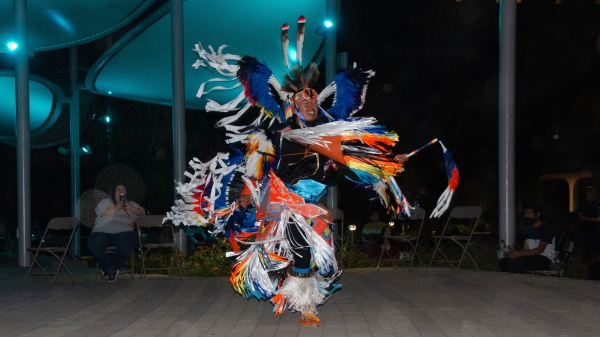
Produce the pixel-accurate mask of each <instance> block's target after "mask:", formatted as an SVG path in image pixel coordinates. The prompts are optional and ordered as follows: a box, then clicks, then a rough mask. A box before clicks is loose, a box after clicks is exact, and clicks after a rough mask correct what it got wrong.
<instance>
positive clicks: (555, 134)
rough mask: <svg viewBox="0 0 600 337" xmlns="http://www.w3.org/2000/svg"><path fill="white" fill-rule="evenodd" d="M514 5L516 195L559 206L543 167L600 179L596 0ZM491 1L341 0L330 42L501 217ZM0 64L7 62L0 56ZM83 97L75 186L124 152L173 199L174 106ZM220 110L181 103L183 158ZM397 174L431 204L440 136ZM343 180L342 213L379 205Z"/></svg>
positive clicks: (8, 174) (48, 161) (418, 141)
mask: <svg viewBox="0 0 600 337" xmlns="http://www.w3.org/2000/svg"><path fill="white" fill-rule="evenodd" d="M517 11H518V19H517V87H516V93H517V101H516V107H515V110H516V179H517V182H516V185H517V186H516V187H517V197H518V200H517V202H519V203H521V202H525V201H537V202H539V203H542V204H543V205H544V206H545V207H546V208H547V210H548V211H550V212H552V213H565V212H568V189H567V184H566V182H545V183H541V182H540V180H539V177H540V175H541V174H543V173H558V172H582V171H584V170H587V171H589V172H591V173H593V174H594V177H595V178H592V179H588V180H587V181H586V183H593V184H598V182H599V180H598V179H600V169H599V166H600V151H599V148H598V144H599V141H600V139H599V135H600V132H599V131H600V84H599V83H598V82H599V80H600V50H599V45H598V35H599V34H600V5H597V4H596V3H595V1H594V0H564V1H563V3H562V4H560V5H557V4H555V2H554V1H552V0H523V2H522V3H521V4H519V5H518V6H517ZM498 13H499V5H498V4H497V3H496V2H495V1H494V0H463V1H462V2H456V1H454V0H402V1H397V0H371V1H360V0H343V1H342V7H341V18H340V23H339V26H338V52H344V51H346V52H348V60H349V62H350V63H352V62H356V63H357V64H358V66H359V67H362V68H365V69H373V70H374V71H376V76H375V77H374V78H373V79H372V81H371V84H370V86H369V91H368V94H367V104H366V105H365V108H364V109H363V111H362V112H361V113H360V114H359V115H360V116H375V117H376V118H378V119H379V121H380V122H381V124H383V125H386V126H388V127H389V128H390V129H392V130H395V131H396V132H397V133H398V134H399V136H400V142H399V144H398V151H399V152H402V151H410V150H412V149H414V148H416V147H419V146H421V145H423V144H425V143H426V142H428V141H429V140H430V139H432V138H436V137H437V138H439V139H441V140H442V141H443V142H444V144H445V145H446V146H447V147H448V148H449V149H450V151H451V152H452V153H453V155H454V160H455V161H456V163H457V164H458V166H459V169H460V173H461V184H460V186H459V188H458V191H457V194H456V197H455V200H454V201H453V205H458V204H461V205H481V206H482V207H483V208H484V213H485V214H486V218H487V219H497V217H498V214H497V213H498V206H497V205H498V158H497V157H498ZM299 14H301V9H299ZM308 19H310V18H308ZM125 30H126V29H124V30H123V31H125ZM123 31H120V32H117V33H115V34H113V35H112V36H109V37H106V38H104V39H101V40H99V41H96V42H92V43H89V44H87V45H83V46H81V47H80V48H79V62H80V67H82V68H89V67H90V66H91V65H92V63H93V62H94V61H95V60H96V59H97V58H98V57H99V56H100V55H101V53H102V51H103V50H104V49H105V48H106V47H107V46H108V45H110V44H112V43H114V42H115V41H116V40H117V39H118V37H119V36H120V35H122V34H123ZM273 34H278V27H275V28H274V30H273ZM223 42H224V43H226V41H223ZM190 52H191V51H190ZM254 56H257V57H259V58H260V55H254ZM0 68H8V69H12V68H14V64H12V63H11V61H10V59H8V58H7V57H6V56H2V58H0ZM66 69H68V50H59V51H53V52H40V53H38V54H36V55H35V57H33V58H32V59H31V60H30V72H31V73H32V74H36V75H40V76H43V77H47V78H49V79H53V78H57V77H58V76H59V74H61V73H64V71H65V70H66ZM323 74H324V72H323ZM322 76H324V75H322ZM63 77H64V76H63ZM80 80H81V81H83V79H80ZM65 85H66V84H65ZM187 85H196V84H192V83H187ZM317 89H319V90H320V89H322V88H317ZM65 92H68V90H65ZM89 109H90V111H89V116H88V118H87V119H86V120H82V123H83V125H82V134H81V144H82V145H86V144H89V145H90V147H91V148H92V151H93V154H92V155H91V156H83V157H81V164H82V165H81V192H82V193H84V192H85V191H88V190H91V189H94V188H95V187H99V188H102V187H103V184H104V182H103V179H104V178H105V177H106V176H107V175H110V172H112V171H115V170H119V168H122V167H123V166H125V167H128V168H129V170H127V172H130V176H129V178H127V179H128V181H135V182H136V190H137V191H136V193H138V198H137V199H138V200H139V201H140V202H141V204H142V205H143V206H144V207H145V208H146V210H148V211H150V212H151V213H154V214H162V213H164V212H166V211H168V210H169V208H170V206H171V205H172V203H173V191H172V186H173V164H172V133H171V132H172V131H171V130H172V128H171V108H170V107H164V106H156V105H150V104H146V103H139V102H132V101H125V100H120V99H116V98H112V97H103V96H96V97H94V98H93V100H92V104H91V106H90V107H89ZM63 113H68V110H67V111H66V112H65V111H63ZM107 115H109V116H110V117H111V118H112V121H111V123H110V125H107V123H106V122H105V119H104V118H105V117H106V116H107ZM218 118H219V116H216V115H212V114H211V115H209V114H206V113H205V112H203V111H192V110H189V111H188V112H187V115H186V124H187V126H186V127H187V143H186V146H187V160H186V161H189V160H190V159H191V158H192V157H194V156H196V157H198V158H200V159H207V157H210V156H211V154H212V153H214V152H215V151H218V150H219V149H220V148H221V147H222V145H221V144H218V143H217V142H216V141H215V131H214V130H213V128H212V126H213V125H214V123H215V121H216V120H217V119H218ZM61 145H62V146H66V147H68V143H66V144H61ZM58 147H59V146H54V147H51V148H47V149H32V150H31V193H32V199H31V204H32V209H31V214H32V222H35V221H38V222H39V223H40V224H41V225H45V224H46V223H47V221H48V220H49V219H51V218H52V217H55V216H68V215H70V213H71V211H70V189H69V186H70V164H69V157H68V156H63V155H60V154H59V153H58V152H57V149H58ZM0 156H1V158H2V165H0V167H1V172H0V176H1V182H0V184H1V186H2V195H1V197H0V198H1V199H0V221H3V222H5V223H6V224H7V225H8V226H9V227H11V228H16V214H17V203H16V189H17V187H16V149H15V148H14V147H11V146H8V145H4V144H1V145H0ZM107 172H108V173H107ZM398 181H399V183H400V186H401V188H402V189H403V191H404V193H405V194H406V195H407V197H408V198H409V200H410V201H412V200H413V198H414V196H415V195H416V194H417V193H418V192H419V191H421V190H426V193H427V195H428V197H429V199H430V203H431V204H435V200H437V197H438V196H439V194H441V193H442V191H443V190H444V188H445V186H446V179H445V173H444V168H443V160H442V155H441V150H440V148H439V146H432V147H430V148H428V149H427V150H424V151H422V152H421V153H420V154H418V155H415V156H414V157H412V158H411V160H410V161H409V162H408V163H407V165H406V172H405V173H404V174H403V175H402V176H401V177H399V178H398ZM339 186H340V201H339V206H340V207H339V208H341V209H342V210H344V211H345V212H346V219H347V220H346V222H347V223H353V222H354V223H357V224H359V223H361V224H362V223H364V222H366V221H367V219H368V215H369V213H370V212H371V211H372V210H375V209H377V208H378V206H377V204H376V203H371V202H369V197H370V194H369V193H368V192H365V191H364V190H363V189H356V188H355V187H354V186H352V185H351V184H349V183H346V182H345V181H340V183H339ZM134 200H135V199H134ZM377 203H378V202H377ZM427 211H428V212H430V211H431V208H430V209H427Z"/></svg>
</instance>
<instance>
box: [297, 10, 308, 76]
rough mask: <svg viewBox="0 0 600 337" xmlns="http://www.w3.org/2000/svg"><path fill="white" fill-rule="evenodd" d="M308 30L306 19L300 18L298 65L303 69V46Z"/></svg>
mask: <svg viewBox="0 0 600 337" xmlns="http://www.w3.org/2000/svg"><path fill="white" fill-rule="evenodd" d="M305 29H306V18H305V17H304V16H302V15H300V17H299V18H298V29H297V30H296V50H297V51H298V63H299V64H300V66H301V67H302V45H303V44H304V32H305Z"/></svg>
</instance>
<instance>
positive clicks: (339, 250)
mask: <svg viewBox="0 0 600 337" xmlns="http://www.w3.org/2000/svg"><path fill="white" fill-rule="evenodd" d="M331 217H332V218H333V223H334V227H333V244H334V246H335V247H334V248H335V251H336V259H337V260H338V263H339V265H340V268H344V261H343V255H344V212H343V211H342V210H341V209H339V208H336V209H334V210H332V211H331Z"/></svg>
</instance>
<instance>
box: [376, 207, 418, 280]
mask: <svg viewBox="0 0 600 337" xmlns="http://www.w3.org/2000/svg"><path fill="white" fill-rule="evenodd" d="M400 219H403V218H400ZM408 220H410V221H412V222H418V223H419V232H418V234H417V235H416V236H415V235H391V234H390V231H389V230H390V229H391V228H389V227H388V229H386V232H385V233H384V235H383V244H382V245H381V255H379V262H377V270H379V265H380V264H381V261H390V262H392V266H393V267H394V269H396V265H395V264H394V261H405V260H402V259H400V258H398V259H394V258H392V255H391V254H390V248H391V242H390V241H399V242H406V243H408V244H409V245H410V246H411V247H412V256H411V258H410V267H409V268H412V265H413V262H414V261H415V256H416V257H417V258H418V259H419V263H420V264H421V266H423V261H421V257H420V256H419V254H418V252H417V245H418V244H419V238H420V237H421V230H422V229H423V222H425V210H424V209H422V208H413V209H410V216H409V218H408ZM384 252H385V253H386V254H387V256H388V258H387V259H386V258H384V257H383V253H384Z"/></svg>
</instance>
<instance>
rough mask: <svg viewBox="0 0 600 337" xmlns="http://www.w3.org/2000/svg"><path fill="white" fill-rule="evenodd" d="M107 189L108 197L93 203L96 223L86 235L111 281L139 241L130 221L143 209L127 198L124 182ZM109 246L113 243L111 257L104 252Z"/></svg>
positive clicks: (93, 252) (142, 213)
mask: <svg viewBox="0 0 600 337" xmlns="http://www.w3.org/2000/svg"><path fill="white" fill-rule="evenodd" d="M109 193H110V198H106V199H102V200H101V201H100V203H98V206H96V215H97V217H96V223H95V225H94V229H92V233H91V234H90V236H89V237H88V249H89V250H90V253H92V255H93V256H94V259H96V261H97V262H98V264H99V265H100V268H101V269H102V273H103V274H104V275H108V282H114V281H115V280H116V279H117V275H119V269H121V268H122V267H123V264H124V263H125V261H126V260H127V257H129V254H131V252H133V250H134V249H135V248H136V247H137V246H138V244H139V241H138V234H137V232H134V231H133V222H134V221H135V220H136V219H137V218H138V217H139V216H143V215H144V214H145V211H144V209H143V208H142V207H140V205H138V204H137V203H135V202H133V201H129V200H128V199H127V197H126V195H127V189H126V188H125V186H123V185H117V186H116V187H115V188H114V189H112V190H111V191H110V192H109ZM109 246H115V247H116V252H115V254H114V255H113V257H112V259H111V258H110V256H109V255H108V253H107V252H106V248H107V247H109Z"/></svg>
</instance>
